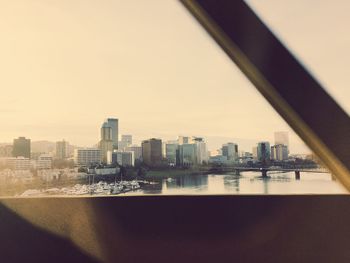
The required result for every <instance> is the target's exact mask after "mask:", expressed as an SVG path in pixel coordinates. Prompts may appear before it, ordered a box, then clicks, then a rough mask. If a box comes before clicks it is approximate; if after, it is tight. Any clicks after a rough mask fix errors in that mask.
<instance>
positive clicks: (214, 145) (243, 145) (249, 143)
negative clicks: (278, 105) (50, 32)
mask: <svg viewBox="0 0 350 263" xmlns="http://www.w3.org/2000/svg"><path fill="white" fill-rule="evenodd" d="M278 132H283V133H287V136H288V137H289V135H290V134H289V132H288V131H278ZM278 132H277V133H278ZM275 133H276V132H274V133H273V134H272V137H271V140H269V139H268V140H266V139H260V140H256V139H239V138H234V137H219V136H217V137H216V136H212V137H211V136H198V135H186V136H188V137H202V138H204V139H205V141H206V144H207V146H208V151H210V152H211V153H214V152H216V151H217V150H219V149H221V147H222V145H224V144H227V143H234V144H238V145H239V146H240V151H246V152H252V148H253V147H254V146H256V145H257V144H258V143H259V142H261V141H268V142H271V145H274V144H275V143H274V134H275ZM119 134H120V136H119V139H122V136H124V135H126V136H132V140H133V143H132V145H141V143H142V141H144V140H147V139H149V138H157V139H161V140H162V141H163V142H167V141H174V140H177V139H178V138H180V137H183V134H181V135H180V134H178V135H175V136H165V137H162V136H146V137H143V138H136V139H135V137H134V135H133V134H122V133H120V132H119ZM19 137H27V136H18V138H19ZM27 138H29V139H30V140H31V142H32V143H35V142H48V143H57V142H60V141H62V140H63V141H66V142H67V143H69V145H71V146H74V147H79V148H96V147H98V145H99V143H100V139H99V138H100V134H99V136H98V137H97V138H96V140H95V141H96V142H95V143H94V144H91V145H78V144H75V143H74V142H71V141H69V140H67V139H66V138H63V139H62V138H61V137H58V138H61V139H58V140H52V141H51V140H44V139H40V138H39V139H32V138H30V137H27ZM13 139H15V138H13ZM13 139H12V141H13ZM213 140H214V142H213ZM119 142H121V141H119ZM12 143H13V142H0V145H2V144H4V145H11V144H12ZM288 146H289V147H290V148H291V149H292V150H290V153H291V154H310V153H311V151H310V150H309V149H308V148H307V146H304V145H302V144H301V145H299V147H295V145H293V144H289V145H288ZM290 148H288V149H290ZM297 148H299V149H302V150H304V151H296V150H295V149H297ZM53 151H54V149H53Z"/></svg>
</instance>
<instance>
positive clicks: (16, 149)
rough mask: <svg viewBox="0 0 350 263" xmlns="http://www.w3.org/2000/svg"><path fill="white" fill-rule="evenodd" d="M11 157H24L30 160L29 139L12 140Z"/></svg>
mask: <svg viewBox="0 0 350 263" xmlns="http://www.w3.org/2000/svg"><path fill="white" fill-rule="evenodd" d="M12 155H13V157H19V156H22V157H25V158H30V139H26V138H25V137H19V138H18V139H14V140H13V150H12Z"/></svg>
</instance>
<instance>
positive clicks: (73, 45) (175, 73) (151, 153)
mask: <svg viewBox="0 0 350 263" xmlns="http://www.w3.org/2000/svg"><path fill="white" fill-rule="evenodd" d="M250 3H251V4H252V5H254V4H255V5H256V6H262V5H261V4H260V5H258V4H256V3H255V2H253V1H251V2H250ZM280 6H281V5H280ZM271 8H272V9H273V8H274V6H272V7H271ZM296 8H297V7H296ZM315 8H316V7H315ZM317 8H319V7H317ZM264 10H265V9H264ZM276 10H277V9H276ZM298 10H299V9H298ZM302 11H303V10H301V11H300V12H302ZM303 12H304V11H303ZM266 16H267V17H268V16H269V15H268V14H266ZM0 17H1V18H2V21H3V23H0V31H1V32H2V35H3V40H2V41H1V42H0V56H1V58H2V59H1V62H0V70H1V72H2V77H1V78H0V86H1V87H2V89H1V91H2V96H1V97H0V115H1V130H0V139H1V140H0V142H1V145H0V154H1V170H0V180H1V182H2V183H1V184H0V195H2V196H24V197H28V196H47V195H55V196H77V195H81V196H86V195H116V196H117V195H119V194H123V195H135V194H141V195H142V194H240V193H242V194H250V193H251V194H291V193H341V192H344V190H343V188H341V186H340V185H338V183H337V182H336V181H334V179H332V176H331V175H330V174H329V173H328V172H327V171H326V170H325V169H324V168H322V167H320V165H319V164H318V162H317V159H316V158H315V156H314V155H313V154H312V153H311V152H310V150H309V149H308V148H307V147H306V146H305V145H304V143H303V142H302V141H301V140H300V139H299V138H298V136H297V135H296V134H295V133H294V132H293V131H292V130H291V129H290V127H289V126H288V125H287V124H286V123H285V122H284V121H283V120H282V118H281V117H280V116H279V115H278V114H277V113H276V112H275V111H274V110H273V109H272V108H271V106H270V105H269V104H268V103H267V102H266V101H265V100H264V98H263V97H261V95H260V94H259V93H258V92H257V91H256V90H255V88H254V87H253V86H252V84H251V83H250V82H249V81H248V80H247V79H246V78H245V76H244V75H243V74H242V73H241V72H240V71H239V70H238V69H237V67H236V66H235V65H234V64H233V63H232V61H231V60H230V59H229V58H228V57H227V56H226V54H225V53H224V52H223V51H222V50H221V49H220V48H219V47H218V45H217V44H216V43H215V42H214V41H213V40H212V39H211V38H210V37H209V36H208V34H207V33H206V32H205V31H204V30H203V29H202V27H201V26H200V25H199V24H198V23H197V22H196V21H195V19H194V18H193V17H192V16H191V15H190V14H189V13H188V11H187V10H186V9H185V8H184V7H183V6H182V5H181V4H180V3H177V2H175V1H161V0H159V1H147V2H146V1H103V2H101V1H99V2H97V1H46V0H37V1H21V0H13V1H8V2H6V3H2V8H0ZM274 17H276V16H271V18H270V20H269V19H267V21H268V22H269V23H271V19H274ZM279 19H282V17H281V16H279ZM283 19H284V18H283ZM344 19H345V18H344ZM277 20H278V19H277ZM295 20H297V21H295V22H293V23H291V22H290V21H294V20H293V19H289V20H288V23H290V24H293V25H294V24H298V23H301V22H300V21H299V20H298V19H295ZM283 21H285V20H283ZM286 21H287V20H286ZM286 21H285V22H284V23H282V24H283V25H286V26H289V24H288V23H287V22H286ZM312 23H314V22H312ZM305 24H306V21H305ZM293 25H291V26H293ZM301 25H303V26H304V23H302V24H301ZM274 28H275V27H273V29H274ZM283 30H284V29H283V28H282V29H279V31H278V32H280V31H283ZM327 30H328V29H327ZM339 30H340V29H339ZM344 30H345V29H344ZM311 31H312V30H311ZM319 31H322V30H321V29H319ZM283 32H284V31H283ZM287 32H289V31H288V30H287ZM303 32H304V31H300V30H299V29H298V28H294V27H292V33H293V34H294V36H296V38H297V39H300V41H302V43H304V42H307V39H309V40H310V41H311V39H312V37H311V36H308V34H306V33H305V32H304V33H303ZM292 33H291V36H290V38H291V39H294V37H292V35H293V34H292ZM313 33H315V32H313ZM299 34H300V35H301V36H300V35H299ZM319 34H320V35H321V33H319ZM334 34H335V33H334ZM320 35H317V36H320ZM338 35H341V33H339V32H338V33H337V36H338ZM317 36H316V39H317ZM283 37H284V35H283ZM307 37H308V38H307ZM322 37H324V36H322ZM305 38H307V39H305ZM311 42H312V41H311ZM321 42H322V41H317V47H319V48H320V49H317V50H319V52H320V53H317V54H316V53H315V51H314V50H313V49H315V48H312V47H313V45H314V43H313V45H311V44H309V45H307V44H305V45H306V47H305V50H304V49H303V48H301V50H302V51H303V52H304V53H305V54H304V53H300V54H301V55H302V57H303V58H304V57H305V59H306V61H308V59H309V58H313V59H314V60H312V61H314V62H315V63H316V62H317V61H318V62H320V61H321V60H322V61H323V59H322V58H321V57H320V54H321V55H322V56H324V57H326V58H327V60H326V61H328V62H325V63H319V64H322V65H323V67H322V65H320V67H321V69H320V71H319V73H318V72H317V68H316V69H313V70H314V71H316V72H317V76H318V75H320V76H322V77H321V80H322V81H323V82H326V84H328V83H327V81H328V82H330V84H332V85H326V86H335V85H333V83H331V82H332V79H334V81H337V82H335V83H336V84H337V85H336V86H337V87H340V88H339V89H343V91H344V92H345V78H346V76H345V75H346V74H341V75H342V76H341V78H338V77H337V76H340V75H339V74H340V71H338V70H331V71H330V70H329V69H330V68H333V66H330V65H332V63H342V62H337V60H336V59H335V58H334V57H333V56H335V55H334V54H333V55H330V54H332V52H338V51H337V50H333V49H332V50H331V51H330V49H329V48H328V47H326V44H324V41H323V42H322V43H321ZM338 44H339V45H340V44H341V43H338ZM288 45H289V42H288ZM303 47H304V46H303ZM298 52H301V51H299V50H298ZM304 55H305V56H304ZM341 60H342V61H344V63H345V58H344V57H342V58H341ZM312 63H313V62H310V64H311V65H312ZM316 64H317V63H316ZM337 65H338V67H339V68H341V70H342V72H344V71H345V70H346V69H345V66H344V67H341V65H340V64H337ZM324 72H325V73H327V74H323V73H324ZM330 72H331V73H330ZM328 74H333V75H332V76H333V78H330V79H326V77H327V76H329V75H328ZM343 81H344V82H343ZM343 104H344V103H343Z"/></svg>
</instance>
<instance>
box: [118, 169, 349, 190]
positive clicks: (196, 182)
mask: <svg viewBox="0 0 350 263" xmlns="http://www.w3.org/2000/svg"><path fill="white" fill-rule="evenodd" d="M268 175H269V176H270V178H267V179H262V178H260V177H259V176H260V174H259V173H256V172H242V173H241V175H240V176H237V175H233V174H210V175H185V176H181V177H177V178H168V179H163V180H161V181H160V183H159V184H154V185H151V186H147V187H146V188H144V189H141V190H138V191H136V192H129V193H125V195H140V194H153V195H154V194H166V195H215V194H344V193H347V191H346V190H345V189H344V188H343V187H342V186H341V185H340V183H338V182H337V181H335V180H334V179H332V177H331V175H330V174H327V173H301V178H300V180H296V179H295V174H294V172H287V173H280V172H278V173H269V174H268Z"/></svg>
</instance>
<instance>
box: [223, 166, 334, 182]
mask: <svg viewBox="0 0 350 263" xmlns="http://www.w3.org/2000/svg"><path fill="white" fill-rule="evenodd" d="M219 170H220V171H221V172H234V173H235V174H236V175H239V174H240V173H241V172H259V173H261V177H262V178H268V172H279V173H284V172H285V173H287V172H294V173H295V179H297V180H299V179H300V174H301V173H330V172H329V171H328V170H327V169H325V168H284V167H276V166H271V167H246V166H242V167H241V166H223V167H220V168H219ZM332 178H333V176H332Z"/></svg>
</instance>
